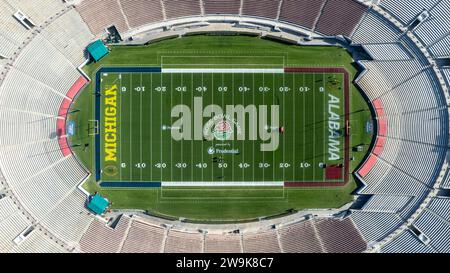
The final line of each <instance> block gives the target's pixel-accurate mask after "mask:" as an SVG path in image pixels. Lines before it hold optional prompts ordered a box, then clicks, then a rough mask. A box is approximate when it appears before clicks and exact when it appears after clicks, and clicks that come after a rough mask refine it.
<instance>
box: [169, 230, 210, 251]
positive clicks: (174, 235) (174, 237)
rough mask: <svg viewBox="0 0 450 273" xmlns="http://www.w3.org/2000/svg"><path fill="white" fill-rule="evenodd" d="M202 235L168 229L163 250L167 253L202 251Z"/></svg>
mask: <svg viewBox="0 0 450 273" xmlns="http://www.w3.org/2000/svg"><path fill="white" fill-rule="evenodd" d="M203 237H204V235H203V234H201V233H190V232H182V231H176V230H169V233H168V234H167V239H166V246H165V249H164V252H167V253H183V252H189V253H199V252H203Z"/></svg>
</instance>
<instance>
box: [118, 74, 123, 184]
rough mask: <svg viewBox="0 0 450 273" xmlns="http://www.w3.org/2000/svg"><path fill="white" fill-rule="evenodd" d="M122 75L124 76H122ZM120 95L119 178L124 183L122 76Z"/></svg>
mask: <svg viewBox="0 0 450 273" xmlns="http://www.w3.org/2000/svg"><path fill="white" fill-rule="evenodd" d="M121 75H122V74H121ZM119 92H120V93H119V94H120V97H119V104H120V115H119V122H120V129H119V130H120V134H119V138H120V139H119V145H120V147H119V150H120V162H119V163H120V166H119V169H120V171H119V176H120V181H122V179H123V177H122V155H123V154H122V150H123V149H122V127H123V125H122V76H121V77H120V90H119Z"/></svg>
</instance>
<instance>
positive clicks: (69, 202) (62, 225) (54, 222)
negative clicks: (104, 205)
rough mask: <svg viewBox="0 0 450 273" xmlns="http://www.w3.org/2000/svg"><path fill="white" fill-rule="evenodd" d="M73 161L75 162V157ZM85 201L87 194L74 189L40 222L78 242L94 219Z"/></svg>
mask: <svg viewBox="0 0 450 273" xmlns="http://www.w3.org/2000/svg"><path fill="white" fill-rule="evenodd" d="M72 161H74V162H75V159H72ZM85 202H86V195H85V194H84V193H82V192H80V191H79V190H78V189H74V190H72V192H70V193H69V195H67V196H66V197H65V198H64V199H62V200H61V201H60V202H59V204H58V205H57V206H55V207H54V208H53V209H52V210H51V211H50V212H49V213H48V214H47V215H46V216H45V217H44V218H43V219H42V220H41V222H40V224H41V225H42V226H44V227H45V228H47V229H48V230H49V231H50V232H52V233H53V234H54V235H55V236H57V237H58V238H60V239H61V240H64V242H67V243H71V244H77V243H78V242H79V241H80V239H81V237H82V236H83V234H84V232H85V231H86V229H87V228H88V226H89V225H90V223H91V222H92V220H93V218H92V216H90V213H89V212H88V210H87V209H86V207H85ZM68 226H69V227H70V228H69V229H68V228H67V227H68Z"/></svg>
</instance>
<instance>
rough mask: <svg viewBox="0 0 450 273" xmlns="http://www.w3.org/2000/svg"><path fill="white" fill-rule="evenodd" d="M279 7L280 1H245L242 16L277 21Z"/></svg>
mask: <svg viewBox="0 0 450 273" xmlns="http://www.w3.org/2000/svg"><path fill="white" fill-rule="evenodd" d="M279 7H280V1H278V0H244V2H243V6H242V15H247V16H255V17H264V18H270V19H277V18H278V14H279Z"/></svg>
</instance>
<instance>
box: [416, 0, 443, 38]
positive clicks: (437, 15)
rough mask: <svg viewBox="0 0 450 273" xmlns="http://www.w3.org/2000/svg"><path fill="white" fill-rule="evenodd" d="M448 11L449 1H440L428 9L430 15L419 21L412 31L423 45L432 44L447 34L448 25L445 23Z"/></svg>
mask: <svg viewBox="0 0 450 273" xmlns="http://www.w3.org/2000/svg"><path fill="white" fill-rule="evenodd" d="M449 12H450V3H449V2H448V1H440V2H439V3H437V5H435V6H433V7H432V8H431V9H430V10H429V13H430V17H429V18H427V19H426V20H425V21H424V22H423V23H421V24H420V25H419V26H418V27H417V28H416V29H415V30H414V33H415V34H416V35H417V37H418V38H419V39H420V40H422V41H423V42H424V43H425V45H432V44H434V43H435V42H437V41H438V40H439V39H442V38H443V37H445V36H448V33H449V32H450V25H449V24H448V23H447V22H448V14H449Z"/></svg>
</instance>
